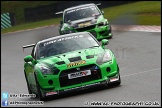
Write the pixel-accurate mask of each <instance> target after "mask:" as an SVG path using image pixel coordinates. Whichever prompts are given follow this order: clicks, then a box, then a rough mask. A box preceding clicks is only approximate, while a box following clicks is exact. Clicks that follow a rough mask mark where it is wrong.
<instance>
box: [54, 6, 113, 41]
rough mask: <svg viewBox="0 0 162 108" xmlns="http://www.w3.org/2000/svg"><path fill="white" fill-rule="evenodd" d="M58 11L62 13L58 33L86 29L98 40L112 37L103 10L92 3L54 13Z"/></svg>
mask: <svg viewBox="0 0 162 108" xmlns="http://www.w3.org/2000/svg"><path fill="white" fill-rule="evenodd" d="M60 13H63V21H60V28H59V33H60V35H62V34H68V33H75V32H83V31H87V32H90V33H91V34H93V35H94V37H96V38H97V39H98V40H100V39H104V38H111V37H112V32H111V25H110V23H109V22H108V20H107V19H106V18H104V12H103V11H101V10H100V9H99V8H98V7H97V5H95V4H94V3H90V4H84V5H79V6H74V7H70V8H67V9H65V10H64V11H62V12H57V13H56V14H60Z"/></svg>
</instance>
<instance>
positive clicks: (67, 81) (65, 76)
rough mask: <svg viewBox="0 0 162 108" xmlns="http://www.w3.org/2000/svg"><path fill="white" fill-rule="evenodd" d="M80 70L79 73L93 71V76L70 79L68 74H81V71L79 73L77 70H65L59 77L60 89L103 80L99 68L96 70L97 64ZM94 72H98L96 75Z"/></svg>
mask: <svg viewBox="0 0 162 108" xmlns="http://www.w3.org/2000/svg"><path fill="white" fill-rule="evenodd" d="M97 67H98V66H97ZM79 68H80V70H79V71H84V70H91V75H88V76H83V77H78V78H74V79H68V74H70V73H75V72H79V71H77V69H76V68H73V69H68V70H64V71H62V72H61V74H60V76H59V81H60V87H65V86H70V85H74V84H79V83H84V82H88V81H92V80H97V79H101V71H100V69H99V68H96V65H95V64H91V65H87V66H82V67H79ZM95 68H96V69H95ZM94 70H96V71H97V73H96V74H95V73H94V72H93V71H94Z"/></svg>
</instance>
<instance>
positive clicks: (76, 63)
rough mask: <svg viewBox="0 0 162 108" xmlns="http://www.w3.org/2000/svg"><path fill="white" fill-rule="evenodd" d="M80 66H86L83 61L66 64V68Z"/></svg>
mask: <svg viewBox="0 0 162 108" xmlns="http://www.w3.org/2000/svg"><path fill="white" fill-rule="evenodd" d="M82 64H86V61H85V60H81V61H77V62H71V63H69V64H67V67H68V68H69V67H73V66H78V65H82Z"/></svg>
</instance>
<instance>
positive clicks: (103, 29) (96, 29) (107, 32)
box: [60, 24, 113, 40]
mask: <svg viewBox="0 0 162 108" xmlns="http://www.w3.org/2000/svg"><path fill="white" fill-rule="evenodd" d="M84 31H86V32H90V33H91V34H92V35H93V36H94V37H95V38H96V39H97V40H101V39H106V38H111V37H112V36H113V34H112V31H111V26H110V25H103V26H98V25H96V24H95V25H90V26H86V27H82V28H71V29H70V30H65V31H64V33H63V32H60V34H69V33H76V32H84Z"/></svg>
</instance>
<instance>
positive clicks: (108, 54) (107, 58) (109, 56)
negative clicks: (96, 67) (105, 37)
mask: <svg viewBox="0 0 162 108" xmlns="http://www.w3.org/2000/svg"><path fill="white" fill-rule="evenodd" d="M111 60H112V58H111V55H110V53H109V52H106V53H105V55H104V56H103V60H102V61H103V62H104V63H105V62H108V61H111Z"/></svg>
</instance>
